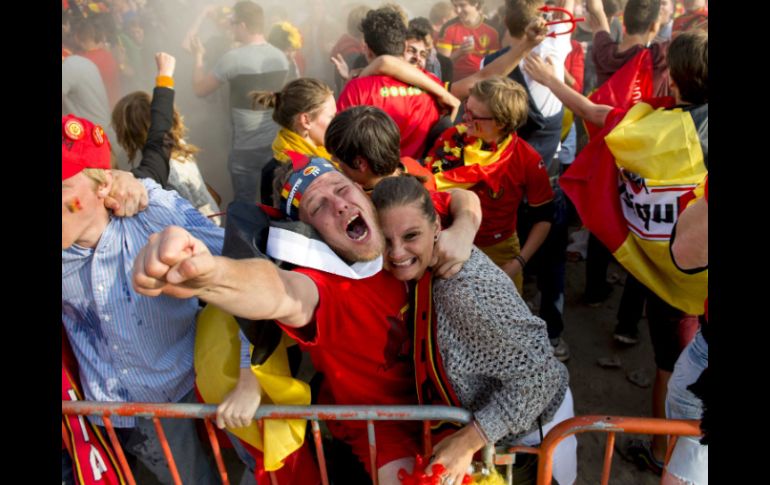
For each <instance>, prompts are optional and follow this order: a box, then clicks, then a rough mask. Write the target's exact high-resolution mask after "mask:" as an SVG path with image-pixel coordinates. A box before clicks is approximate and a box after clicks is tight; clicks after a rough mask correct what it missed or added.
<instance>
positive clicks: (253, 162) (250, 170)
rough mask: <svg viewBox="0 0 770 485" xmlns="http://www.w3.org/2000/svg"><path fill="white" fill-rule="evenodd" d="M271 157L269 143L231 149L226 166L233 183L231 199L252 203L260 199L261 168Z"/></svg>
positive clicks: (271, 150)
mask: <svg viewBox="0 0 770 485" xmlns="http://www.w3.org/2000/svg"><path fill="white" fill-rule="evenodd" d="M271 158H273V149H272V148H271V147H270V145H268V146H266V147H260V148H252V149H249V150H233V151H231V152H230V155H229V156H228V157H227V168H228V170H229V171H230V180H231V182H232V184H233V200H242V201H244V202H247V203H249V204H254V203H256V202H260V201H261V200H262V198H261V196H262V194H261V193H260V192H261V182H262V169H263V168H264V167H265V165H267V163H268V162H269V161H270V159H271Z"/></svg>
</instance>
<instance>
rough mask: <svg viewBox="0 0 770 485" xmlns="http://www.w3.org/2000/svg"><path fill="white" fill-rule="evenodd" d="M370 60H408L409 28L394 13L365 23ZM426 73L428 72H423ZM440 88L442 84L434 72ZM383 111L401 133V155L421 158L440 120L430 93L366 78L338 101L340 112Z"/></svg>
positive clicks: (374, 13) (381, 12)
mask: <svg viewBox="0 0 770 485" xmlns="http://www.w3.org/2000/svg"><path fill="white" fill-rule="evenodd" d="M361 30H362V31H363V32H364V42H366V46H367V53H366V56H367V59H368V60H369V61H370V62H371V61H372V60H373V59H374V58H375V57H377V56H381V55H386V54H387V55H391V56H395V57H399V58H402V59H403V58H404V50H405V47H406V32H407V30H406V26H405V25H404V23H403V22H402V21H401V17H400V16H399V15H398V14H397V13H396V12H394V11H393V10H390V9H387V8H381V9H377V10H371V11H369V12H368V13H367V14H366V17H365V18H364V20H363V21H362V22H361ZM423 72H425V71H423ZM426 74H427V75H428V76H432V78H433V80H434V81H436V83H437V84H438V85H439V86H440V85H441V81H439V80H438V78H436V77H435V76H433V75H432V74H430V73H427V72H426ZM359 105H369V106H376V107H378V108H381V109H382V110H384V111H385V112H386V113H388V114H389V115H390V117H391V118H393V121H395V122H396V125H398V129H399V131H400V132H401V156H403V157H412V158H420V157H422V155H423V152H424V151H425V146H426V138H427V136H428V133H429V132H430V129H431V128H432V127H433V125H434V124H435V123H436V122H437V121H438V120H439V110H438V108H437V106H436V102H435V101H434V100H433V97H431V95H430V94H428V93H427V92H425V91H423V90H422V89H420V88H417V87H414V86H410V85H409V84H406V83H403V82H401V81H399V80H397V79H395V78H392V77H390V76H366V77H359V78H356V79H353V80H351V81H350V82H348V84H347V85H346V86H345V89H343V91H342V93H340V97H339V99H338V100H337V111H344V110H345V109H346V108H349V107H351V106H359Z"/></svg>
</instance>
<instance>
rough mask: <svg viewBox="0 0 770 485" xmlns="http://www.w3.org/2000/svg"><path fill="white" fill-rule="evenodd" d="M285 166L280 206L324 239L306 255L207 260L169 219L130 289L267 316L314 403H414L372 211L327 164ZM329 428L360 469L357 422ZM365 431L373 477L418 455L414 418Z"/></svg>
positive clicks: (395, 291) (403, 297)
mask: <svg viewBox="0 0 770 485" xmlns="http://www.w3.org/2000/svg"><path fill="white" fill-rule="evenodd" d="M287 168H290V169H292V171H291V172H289V173H287V174H286V175H288V179H287V182H286V184H285V185H284V189H283V190H282V193H281V198H280V209H281V210H282V212H283V213H284V215H285V216H286V217H288V218H290V219H293V220H295V221H296V220H301V221H302V222H305V223H307V224H310V225H311V226H312V227H313V228H314V229H315V230H316V231H317V232H318V233H319V234H320V236H321V237H322V238H323V241H318V240H310V239H308V240H307V241H305V243H306V248H307V250H306V251H304V252H303V254H302V255H300V256H306V255H307V253H309V252H311V251H313V250H316V251H321V252H322V253H323V254H321V253H318V254H316V255H317V256H320V257H319V258H316V261H314V262H310V261H307V260H306V261H305V263H304V264H303V266H304V267H302V268H298V269H296V270H294V271H284V270H281V269H279V268H278V267H277V266H275V265H274V264H273V263H272V262H270V261H268V260H264V259H248V260H237V261H236V260H232V259H229V258H225V257H215V256H212V255H211V253H210V252H209V251H208V249H206V247H205V245H203V243H202V242H201V241H199V240H197V239H195V238H193V237H192V236H191V235H190V234H189V233H188V232H186V231H185V230H183V229H181V228H179V227H169V228H167V229H166V230H164V231H163V232H162V233H160V234H155V235H153V236H152V237H151V239H150V242H149V243H148V245H147V246H145V248H143V249H142V251H141V253H140V254H139V256H138V257H137V258H136V260H135V261H136V262H135V264H134V279H133V283H134V287H135V288H136V290H137V291H138V292H140V293H142V294H144V295H147V296H158V295H160V294H164V295H169V296H174V297H177V298H189V297H191V296H198V297H200V298H201V299H202V300H204V301H206V302H208V303H212V304H214V305H216V306H218V307H220V308H222V309H223V310H224V311H226V312H228V313H232V314H233V315H238V316H242V317H244V318H248V319H252V320H276V321H278V322H279V324H280V325H281V327H282V328H283V329H284V330H285V331H286V332H287V333H288V334H289V335H291V336H292V337H293V338H294V339H296V340H297V341H298V342H299V343H300V345H301V346H302V347H303V348H305V349H306V350H308V351H309V352H310V355H311V358H312V360H313V364H314V366H315V367H316V370H318V371H319V372H321V373H323V374H324V376H325V377H324V381H323V383H322V387H321V390H320V392H319V402H320V403H327V404H328V403H334V404H416V402H417V398H416V394H415V383H414V369H413V365H412V359H411V357H410V356H411V354H410V352H411V339H410V335H409V332H408V331H407V327H406V323H405V321H404V312H405V311H406V309H407V308H408V306H407V294H406V288H405V286H404V285H403V283H402V282H400V281H398V280H396V279H395V278H394V277H393V276H391V275H390V273H388V272H384V271H381V267H382V251H383V248H384V244H385V243H384V238H383V236H382V232H381V230H380V228H379V227H378V225H377V216H376V212H375V210H374V207H373V206H372V204H371V202H370V201H369V198H368V197H367V196H366V195H365V194H364V192H363V191H362V190H361V189H360V188H359V187H358V186H357V185H356V184H354V183H353V182H352V181H351V180H349V179H348V178H347V177H345V176H344V175H342V174H341V173H339V172H337V171H336V170H335V169H334V167H333V166H332V165H331V163H329V162H327V161H326V160H323V159H321V158H314V159H312V160H306V161H305V162H304V163H302V162H295V163H294V165H293V166H290V167H287ZM273 229H275V228H273ZM273 229H271V234H270V236H269V237H270V238H273ZM277 232H278V234H280V232H281V230H280V229H279V230H278V231H277ZM292 234H293V237H298V236H299V235H298V234H295V233H292ZM299 237H302V236H299ZM306 239H307V238H306ZM268 252H270V243H268ZM295 253H296V252H295ZM287 261H288V260H287ZM289 262H292V263H295V264H296V263H298V262H297V261H289ZM255 295H259V297H255ZM341 295H348V296H349V297H344V298H343V297H341ZM329 428H330V430H331V432H332V434H333V435H334V436H335V437H336V438H337V439H341V440H343V441H344V442H346V443H347V444H348V445H350V446H351V447H352V449H353V452H354V453H355V454H356V455H357V456H358V457H359V459H360V460H361V462H362V463H363V464H364V466H366V467H367V468H368V467H369V466H370V464H369V460H368V450H369V445H368V439H367V431H366V426H365V425H364V424H363V423H362V422H352V421H339V422H330V423H329ZM375 432H376V436H377V462H376V466H377V469H378V476H379V483H381V484H387V485H397V484H399V483H400V481H399V480H398V478H397V473H398V470H399V469H400V468H406V469H407V470H409V471H411V468H412V466H413V462H414V456H415V455H416V454H417V453H419V451H420V447H419V445H418V443H419V441H418V440H419V436H420V425H419V423H413V424H409V423H402V422H377V423H376V424H375Z"/></svg>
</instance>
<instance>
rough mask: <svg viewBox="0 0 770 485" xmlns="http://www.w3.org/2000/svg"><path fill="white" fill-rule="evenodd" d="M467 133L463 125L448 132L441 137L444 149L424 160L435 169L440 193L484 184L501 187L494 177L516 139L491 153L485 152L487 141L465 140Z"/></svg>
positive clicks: (506, 141)
mask: <svg viewBox="0 0 770 485" xmlns="http://www.w3.org/2000/svg"><path fill="white" fill-rule="evenodd" d="M467 131H468V127H467V126H466V125H464V124H461V125H457V126H455V127H454V130H447V131H445V132H444V133H443V134H442V135H441V138H442V141H443V145H442V146H441V147H440V148H439V149H438V150H436V151H435V152H434V153H431V154H430V155H429V156H428V157H426V159H425V162H426V163H425V164H426V165H427V166H429V167H431V168H432V169H433V173H434V178H435V179H436V187H437V188H438V190H439V191H444V190H449V189H453V188H460V189H467V188H469V187H472V186H474V185H476V184H477V183H479V182H481V181H484V182H486V183H487V184H488V185H490V187H493V188H496V187H498V186H499V184H498V183H495V179H496V177H495V175H496V172H497V170H499V169H500V168H502V167H503V166H502V165H495V164H496V163H497V162H499V161H500V160H501V159H503V160H505V159H506V158H507V156H508V155H509V149H511V148H513V146H512V144H511V142H512V140H513V135H508V136H507V137H505V139H504V140H503V141H502V142H501V143H500V144H496V145H495V147H494V148H496V149H495V150H493V151H489V150H484V149H482V147H483V146H484V141H483V140H482V139H481V138H474V137H466V136H465V134H466V132H467ZM447 162H449V163H447ZM449 167H452V168H449Z"/></svg>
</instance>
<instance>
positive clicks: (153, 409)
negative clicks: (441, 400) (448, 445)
mask: <svg viewBox="0 0 770 485" xmlns="http://www.w3.org/2000/svg"><path fill="white" fill-rule="evenodd" d="M216 412H217V406H215V405H213V404H188V403H118V402H96V401H62V414H87V415H94V416H135V417H138V418H153V417H158V418H201V419H204V418H212V417H215V416H216ZM472 418H473V415H472V414H471V412H470V411H467V410H465V409H461V408H455V407H451V406H417V405H414V406H347V405H314V406H279V405H274V404H264V405H261V406H260V407H259V409H257V412H256V414H255V415H254V419H308V420H323V421H369V420H371V421H441V420H443V421H456V422H458V423H463V424H467V423H469V422H470V420H471V419H472Z"/></svg>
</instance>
